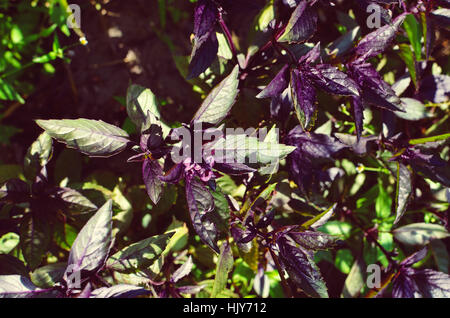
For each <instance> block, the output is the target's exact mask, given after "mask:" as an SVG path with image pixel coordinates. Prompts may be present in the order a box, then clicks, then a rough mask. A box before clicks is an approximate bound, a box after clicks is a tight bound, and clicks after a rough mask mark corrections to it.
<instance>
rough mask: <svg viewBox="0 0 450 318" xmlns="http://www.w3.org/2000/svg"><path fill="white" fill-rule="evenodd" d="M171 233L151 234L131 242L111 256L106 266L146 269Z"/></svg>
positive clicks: (166, 242)
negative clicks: (148, 236)
mask: <svg viewBox="0 0 450 318" xmlns="http://www.w3.org/2000/svg"><path fill="white" fill-rule="evenodd" d="M173 234H174V232H171V233H166V234H162V235H157V236H152V237H150V238H147V239H145V240H142V241H139V242H137V243H134V244H131V245H129V246H127V247H125V248H124V249H123V250H121V251H119V252H117V253H116V254H114V255H113V256H111V257H110V258H109V259H108V261H107V262H106V266H107V267H108V268H111V269H114V270H116V271H120V272H133V271H135V270H138V269H146V268H147V267H149V266H151V265H152V264H153V262H155V261H156V260H157V259H158V258H159V256H161V254H162V253H163V252H164V250H165V249H166V247H167V244H168V243H169V240H170V238H171V237H172V236H173Z"/></svg>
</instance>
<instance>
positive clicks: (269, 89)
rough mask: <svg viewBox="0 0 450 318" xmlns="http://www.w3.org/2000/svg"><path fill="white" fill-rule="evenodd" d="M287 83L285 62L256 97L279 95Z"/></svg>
mask: <svg viewBox="0 0 450 318" xmlns="http://www.w3.org/2000/svg"><path fill="white" fill-rule="evenodd" d="M288 85H289V65H288V64H286V65H284V66H283V68H282V69H281V70H280V71H279V72H278V74H277V75H276V76H275V77H274V78H273V80H272V81H271V82H270V83H269V85H267V86H266V88H264V89H263V90H262V91H261V93H259V94H258V95H257V96H256V98H268V97H270V98H274V97H277V96H279V95H280V94H281V93H283V91H284V90H285V89H286V88H287V87H288Z"/></svg>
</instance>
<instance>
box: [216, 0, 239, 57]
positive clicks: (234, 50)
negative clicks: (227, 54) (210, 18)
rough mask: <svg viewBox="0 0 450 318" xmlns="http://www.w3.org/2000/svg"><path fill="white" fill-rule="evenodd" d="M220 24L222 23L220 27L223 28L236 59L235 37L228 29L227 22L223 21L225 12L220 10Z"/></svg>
mask: <svg viewBox="0 0 450 318" xmlns="http://www.w3.org/2000/svg"><path fill="white" fill-rule="evenodd" d="M219 23H220V26H221V27H222V30H223V33H225V36H226V38H227V41H228V44H229V45H230V49H231V53H233V57H235V58H236V48H235V47H234V43H233V37H232V36H231V32H230V30H229V29H228V27H227V25H226V23H225V21H224V20H223V10H222V9H219Z"/></svg>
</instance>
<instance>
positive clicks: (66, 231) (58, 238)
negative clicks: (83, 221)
mask: <svg viewBox="0 0 450 318" xmlns="http://www.w3.org/2000/svg"><path fill="white" fill-rule="evenodd" d="M77 234H78V233H77V230H76V229H75V228H74V227H73V226H71V225H69V224H67V223H66V224H62V223H60V224H57V225H56V227H55V232H54V239H55V243H56V245H58V246H59V247H61V248H62V249H64V250H66V251H70V247H71V246H72V245H73V242H75V239H76V238H77Z"/></svg>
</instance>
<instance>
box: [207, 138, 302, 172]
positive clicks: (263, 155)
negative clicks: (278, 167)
mask: <svg viewBox="0 0 450 318" xmlns="http://www.w3.org/2000/svg"><path fill="white" fill-rule="evenodd" d="M295 149H296V147H294V146H287V145H284V144H279V143H268V142H261V141H259V140H258V138H255V137H248V136H247V135H228V136H227V137H226V138H221V139H219V140H218V141H217V142H216V143H214V144H213V145H212V146H211V150H213V151H214V153H215V156H216V158H218V159H219V160H223V162H227V160H230V159H231V160H234V162H241V163H243V162H246V159H248V160H247V161H248V162H250V163H259V164H262V165H267V164H272V163H275V162H278V161H279V160H281V159H283V158H285V157H287V155H289V154H290V153H291V152H292V151H294V150H295ZM211 153H212V152H211Z"/></svg>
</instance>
